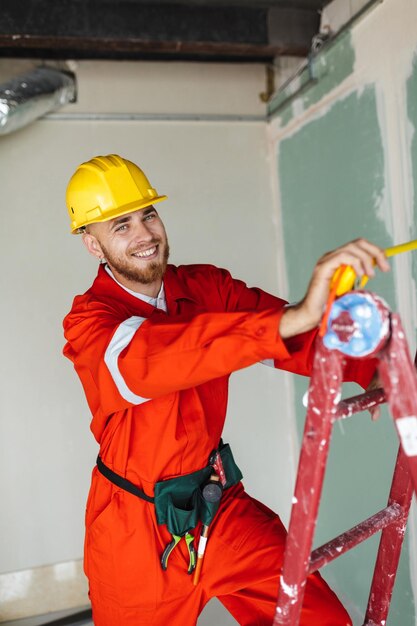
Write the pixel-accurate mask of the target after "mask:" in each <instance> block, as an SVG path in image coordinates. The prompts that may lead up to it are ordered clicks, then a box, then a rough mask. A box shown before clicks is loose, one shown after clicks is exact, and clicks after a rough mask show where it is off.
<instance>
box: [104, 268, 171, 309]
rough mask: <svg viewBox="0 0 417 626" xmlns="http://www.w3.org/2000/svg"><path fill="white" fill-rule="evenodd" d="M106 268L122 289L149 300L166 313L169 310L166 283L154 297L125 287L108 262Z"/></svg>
mask: <svg viewBox="0 0 417 626" xmlns="http://www.w3.org/2000/svg"><path fill="white" fill-rule="evenodd" d="M104 269H105V270H106V272H107V273H108V275H109V276H111V278H112V279H113V280H114V281H115V282H116V283H117V284H118V285H119V286H120V287H121V288H122V289H124V290H125V291H127V293H130V295H132V296H134V297H135V298H138V299H139V300H142V301H143V302H147V303H148V304H151V305H152V306H154V307H156V308H157V309H162V310H163V311H165V313H166V312H167V302H166V298H165V289H164V283H162V285H161V289H160V290H159V293H158V295H157V296H156V298H152V297H151V296H147V295H145V294H144V293H138V292H137V291H132V289H128V287H125V286H124V285H122V283H119V281H118V280H117V278H115V276H114V274H113V272H112V271H111V269H110V268H109V266H108V265H107V263H106V264H105V265H104Z"/></svg>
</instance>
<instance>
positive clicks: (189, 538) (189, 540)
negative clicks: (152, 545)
mask: <svg viewBox="0 0 417 626" xmlns="http://www.w3.org/2000/svg"><path fill="white" fill-rule="evenodd" d="M181 539H182V537H180V536H179V535H172V540H171V541H170V542H169V543H168V544H167V546H166V548H165V550H164V551H163V553H162V556H161V565H162V569H163V570H166V569H167V568H168V559H169V557H170V555H171V553H172V551H173V550H174V548H175V546H176V545H177V544H178V543H179V542H180V541H181ZM184 539H185V543H186V545H187V548H188V554H189V563H188V574H192V573H193V571H194V569H195V566H196V553H195V548H194V537H193V535H192V534H191V533H186V534H185V535H184Z"/></svg>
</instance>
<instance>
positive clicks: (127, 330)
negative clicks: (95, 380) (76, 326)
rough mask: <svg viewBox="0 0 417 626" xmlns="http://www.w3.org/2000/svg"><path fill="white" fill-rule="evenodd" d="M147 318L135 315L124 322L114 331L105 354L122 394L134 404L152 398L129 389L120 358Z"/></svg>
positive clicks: (106, 361)
mask: <svg viewBox="0 0 417 626" xmlns="http://www.w3.org/2000/svg"><path fill="white" fill-rule="evenodd" d="M145 319H146V318H145V317H137V316H133V317H129V319H127V320H125V321H124V322H122V323H121V324H120V326H119V327H118V328H117V330H116V332H115V333H114V335H113V337H112V340H111V341H110V343H109V345H108V346H107V350H106V354H105V355H104V362H105V363H106V365H107V367H108V368H109V372H110V374H111V376H112V378H113V380H114V382H115V384H116V387H117V389H118V391H119V393H120V395H121V396H122V398H124V399H125V400H127V401H128V402H131V403H132V404H142V402H148V400H149V399H150V398H142V396H138V395H136V394H135V393H133V391H131V390H130V389H129V387H128V386H127V385H126V382H125V379H124V378H123V376H122V374H121V372H120V370H119V363H118V360H119V356H120V353H121V352H123V350H124V349H125V348H126V346H128V345H129V343H130V342H131V341H132V339H133V336H134V334H135V333H136V331H137V330H138V328H140V326H141V324H142V323H143V322H144V321H145Z"/></svg>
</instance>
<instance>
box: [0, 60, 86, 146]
mask: <svg viewBox="0 0 417 626" xmlns="http://www.w3.org/2000/svg"><path fill="white" fill-rule="evenodd" d="M76 92H77V88H76V82H75V76H74V74H72V73H71V72H69V71H62V70H58V69H55V68H53V67H38V68H35V69H33V70H31V71H30V72H28V73H26V74H21V75H20V76H16V77H15V78H12V79H11V80H9V81H8V82H6V83H3V84H1V85H0V135H6V134H7V133H11V132H12V131H14V130H18V129H19V128H22V127H23V126H26V125H27V124H30V122H33V121H34V120H36V119H37V118H39V117H42V115H45V114H46V113H49V112H50V111H53V110H54V109H57V108H59V107H61V106H64V105H65V104H68V103H69V102H75V100H76Z"/></svg>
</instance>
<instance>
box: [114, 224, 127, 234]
mask: <svg viewBox="0 0 417 626" xmlns="http://www.w3.org/2000/svg"><path fill="white" fill-rule="evenodd" d="M126 228H127V224H120V226H118V227H117V228H115V231H116V233H118V232H119V231H121V230H126Z"/></svg>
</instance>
